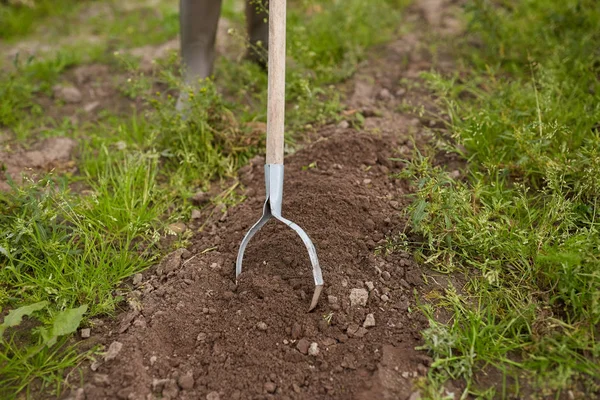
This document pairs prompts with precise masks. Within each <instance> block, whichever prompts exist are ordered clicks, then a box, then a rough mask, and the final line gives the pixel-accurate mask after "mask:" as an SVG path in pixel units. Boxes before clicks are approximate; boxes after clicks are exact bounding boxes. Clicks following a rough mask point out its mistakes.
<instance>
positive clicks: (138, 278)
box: [133, 274, 144, 286]
mask: <svg viewBox="0 0 600 400" xmlns="http://www.w3.org/2000/svg"><path fill="white" fill-rule="evenodd" d="M142 279H144V275H142V274H135V275H134V276H133V285H134V286H137V285H139V284H140V283H142Z"/></svg>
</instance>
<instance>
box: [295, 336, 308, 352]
mask: <svg viewBox="0 0 600 400" xmlns="http://www.w3.org/2000/svg"><path fill="white" fill-rule="evenodd" d="M309 347H310V342H309V341H308V340H306V339H300V340H299V341H298V343H297V344H296V349H298V351H299V352H300V353H302V354H308V349H309Z"/></svg>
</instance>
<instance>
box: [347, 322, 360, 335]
mask: <svg viewBox="0 0 600 400" xmlns="http://www.w3.org/2000/svg"><path fill="white" fill-rule="evenodd" d="M358 328H359V326H358V325H356V324H350V325H348V328H347V329H346V333H347V334H348V336H350V337H352V336H354V334H355V333H356V331H358Z"/></svg>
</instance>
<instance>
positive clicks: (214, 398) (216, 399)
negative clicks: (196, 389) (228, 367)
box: [206, 392, 221, 400]
mask: <svg viewBox="0 0 600 400" xmlns="http://www.w3.org/2000/svg"><path fill="white" fill-rule="evenodd" d="M206 400H221V396H220V395H219V392H210V393H209V394H207V395H206Z"/></svg>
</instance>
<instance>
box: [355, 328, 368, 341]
mask: <svg viewBox="0 0 600 400" xmlns="http://www.w3.org/2000/svg"><path fill="white" fill-rule="evenodd" d="M368 332H369V331H368V330H367V328H363V327H360V328H358V330H357V331H356V332H354V337H357V338H361V337H363V336H365V335H366V334H367V333H368Z"/></svg>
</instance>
